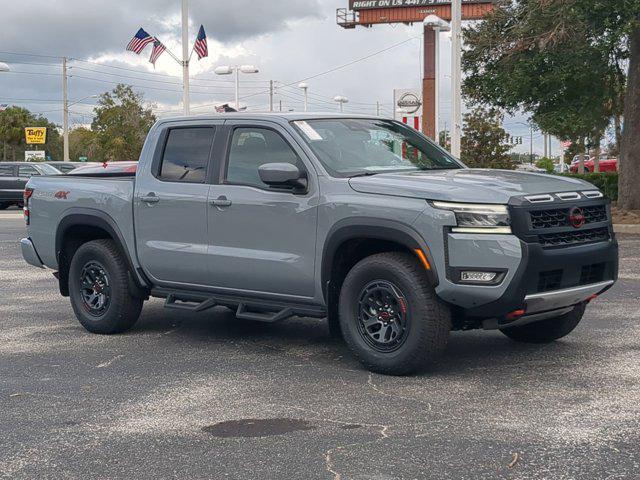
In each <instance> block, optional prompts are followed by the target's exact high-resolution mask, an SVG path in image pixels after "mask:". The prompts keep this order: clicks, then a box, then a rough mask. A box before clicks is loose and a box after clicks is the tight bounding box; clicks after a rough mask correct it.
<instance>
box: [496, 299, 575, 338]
mask: <svg viewBox="0 0 640 480" xmlns="http://www.w3.org/2000/svg"><path fill="white" fill-rule="evenodd" d="M584 309H585V305H584V304H582V305H577V306H576V307H574V309H573V310H571V311H570V312H569V313H567V314H565V315H562V316H560V317H555V318H549V319H547V320H542V321H540V322H534V323H529V324H527V325H522V326H520V327H511V328H504V329H502V330H500V331H501V332H502V333H504V334H505V335H506V336H507V337H509V338H510V339H511V340H515V341H516V342H524V343H549V342H553V341H554V340H558V339H560V338H562V337H566V336H567V335H569V334H570V333H571V332H572V331H573V330H574V329H575V328H576V327H577V326H578V324H579V323H580V320H582V316H583V315H584Z"/></svg>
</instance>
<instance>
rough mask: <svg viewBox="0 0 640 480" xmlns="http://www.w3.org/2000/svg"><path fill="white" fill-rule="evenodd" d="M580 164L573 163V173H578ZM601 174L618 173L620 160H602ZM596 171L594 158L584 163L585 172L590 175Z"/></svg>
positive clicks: (571, 170) (570, 168) (570, 169)
mask: <svg viewBox="0 0 640 480" xmlns="http://www.w3.org/2000/svg"><path fill="white" fill-rule="evenodd" d="M579 166H580V164H579V163H572V164H571V167H569V171H570V172H571V173H578V167H579ZM599 170H600V172H617V171H618V159H617V158H606V157H604V158H600V165H599ZM594 171H595V158H594V157H592V158H590V159H589V160H587V161H586V162H584V172H585V173H590V172H594Z"/></svg>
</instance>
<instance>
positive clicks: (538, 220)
mask: <svg viewBox="0 0 640 480" xmlns="http://www.w3.org/2000/svg"><path fill="white" fill-rule="evenodd" d="M570 210H571V208H570V207H569V208H554V209H549V210H533V211H530V212H529V216H530V218H531V228H532V229H534V230H544V229H546V228H560V227H569V226H571V225H570V224H569V212H570ZM582 211H583V213H584V218H585V224H590V223H598V222H606V221H607V220H608V218H607V208H606V207H605V206H604V205H594V206H591V207H582Z"/></svg>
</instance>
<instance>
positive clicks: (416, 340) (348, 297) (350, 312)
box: [339, 252, 451, 375]
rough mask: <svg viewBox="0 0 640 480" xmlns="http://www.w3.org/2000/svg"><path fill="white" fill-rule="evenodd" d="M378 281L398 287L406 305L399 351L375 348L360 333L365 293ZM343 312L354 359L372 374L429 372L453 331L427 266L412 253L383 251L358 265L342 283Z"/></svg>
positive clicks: (341, 301)
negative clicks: (402, 339) (432, 283)
mask: <svg viewBox="0 0 640 480" xmlns="http://www.w3.org/2000/svg"><path fill="white" fill-rule="evenodd" d="M378 281H380V282H383V283H384V282H389V283H390V284H393V285H394V286H396V287H397V288H398V289H399V291H400V292H401V293H402V295H403V297H404V300H405V301H404V303H406V318H407V319H408V322H407V328H406V330H404V333H403V335H404V337H403V338H404V342H403V343H401V344H400V345H399V346H398V347H397V349H396V350H394V351H384V352H381V351H379V350H377V349H376V348H375V347H372V346H371V345H370V344H369V343H368V342H367V337H366V334H363V333H362V329H361V324H360V320H359V312H360V308H361V307H360V305H359V302H360V299H361V295H362V292H363V291H365V290H366V288H367V286H368V285H371V284H372V283H375V282H378ZM339 311H340V327H341V330H342V335H343V337H344V339H345V341H346V343H347V345H348V346H349V348H350V349H351V351H352V352H353V354H354V355H355V357H356V358H357V359H358V360H359V361H360V362H361V363H362V364H363V365H364V366H365V367H366V368H368V369H369V370H370V371H373V372H377V373H382V374H386V375H407V374H411V373H415V372H419V371H422V370H424V369H425V368H426V367H427V366H428V365H429V364H430V362H431V361H432V360H433V359H435V358H436V357H438V356H439V355H440V354H441V353H442V352H443V351H444V350H445V348H446V345H447V341H448V338H449V332H450V331H451V313H450V311H449V308H448V307H447V306H446V305H444V304H443V303H442V302H441V301H440V300H439V299H438V298H437V297H436V294H435V292H434V290H433V288H432V286H431V285H430V284H429V281H428V279H427V276H426V274H425V271H424V267H423V266H422V264H421V263H420V262H419V261H418V259H417V258H415V257H414V256H413V255H411V254H408V253H401V252H388V253H380V254H376V255H372V256H370V257H367V258H365V259H363V260H361V261H360V262H358V263H357V264H356V265H355V266H354V267H353V268H352V269H351V270H350V271H349V273H348V274H347V276H346V278H345V280H344V282H343V284H342V288H341V291H340V303H339Z"/></svg>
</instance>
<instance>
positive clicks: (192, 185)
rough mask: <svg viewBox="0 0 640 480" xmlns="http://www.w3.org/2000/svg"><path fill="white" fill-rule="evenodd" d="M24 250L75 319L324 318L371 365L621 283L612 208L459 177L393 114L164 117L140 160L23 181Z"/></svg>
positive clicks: (405, 368)
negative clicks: (153, 311)
mask: <svg viewBox="0 0 640 480" xmlns="http://www.w3.org/2000/svg"><path fill="white" fill-rule="evenodd" d="M24 198H25V208H24V210H25V218H26V222H27V224H28V237H27V238H24V239H23V240H22V241H21V244H22V252H23V256H24V258H25V260H26V261H27V262H28V263H30V264H32V265H35V266H38V267H43V266H46V267H48V268H51V269H53V270H54V272H55V273H54V275H55V276H56V277H57V279H58V281H59V286H60V292H61V294H62V295H64V296H70V298H71V305H72V307H73V310H74V311H75V314H76V316H77V318H78V320H79V321H80V323H81V324H82V325H83V326H84V327H85V328H86V329H87V330H89V331H91V332H95V333H102V334H113V333H118V332H122V331H124V330H126V329H128V328H130V327H131V326H132V325H133V324H134V323H135V322H136V320H137V319H138V316H139V315H140V311H141V309H142V305H143V302H144V301H145V300H146V299H148V298H149V297H150V296H152V297H161V298H164V299H166V300H165V302H166V306H167V307H169V308H174V309H182V310H191V311H195V312H201V311H204V310H207V309H209V308H211V307H214V306H217V305H222V306H226V307H229V308H232V309H234V310H235V312H236V315H237V317H238V318H239V319H247V320H253V321H263V322H275V321H278V320H282V319H285V318H288V317H291V316H302V317H318V318H322V317H327V318H328V322H329V328H330V331H331V332H332V333H334V334H340V333H341V334H342V336H343V337H344V339H345V341H346V342H347V344H348V346H349V347H350V349H351V350H352V352H353V353H354V355H355V356H356V357H357V358H358V359H359V360H360V361H361V362H362V363H363V364H364V365H365V366H366V367H367V368H369V369H371V370H372V371H376V372H381V373H387V374H407V373H411V372H415V371H418V370H421V369H423V368H424V367H425V366H426V365H428V364H429V362H430V361H431V360H432V359H433V358H434V357H435V356H436V355H437V354H439V353H440V352H442V351H443V349H444V348H445V346H446V343H447V338H448V336H449V332H450V331H451V330H470V329H477V328H484V329H499V330H500V331H502V332H503V333H504V334H505V335H507V336H508V337H509V338H512V339H514V340H517V341H522V342H550V341H553V340H556V339H558V338H561V337H563V336H565V335H567V334H569V333H570V332H571V331H572V330H573V329H574V328H575V327H576V326H577V325H578V323H579V322H580V320H581V318H582V316H583V313H584V311H585V307H586V306H587V304H588V303H589V302H590V301H591V300H592V299H594V298H595V297H596V296H597V295H599V294H601V293H603V292H604V291H605V290H607V289H609V288H610V287H611V286H612V285H613V283H614V281H615V280H616V278H617V270H618V246H617V242H616V239H615V236H614V233H613V230H612V225H611V214H610V206H609V203H608V202H607V201H606V200H605V199H604V198H603V196H602V193H601V192H599V191H598V190H597V189H596V188H595V187H593V186H592V185H590V184H588V183H585V182H583V181H581V180H577V179H573V178H567V177H558V176H551V175H542V174H533V173H520V172H513V171H499V170H479V169H468V168H466V167H465V166H464V165H463V164H462V163H460V162H459V161H458V160H456V159H455V158H453V157H452V156H451V155H450V154H449V153H447V152H446V151H444V150H442V149H441V148H439V147H438V146H437V145H435V144H434V143H432V142H431V141H430V140H428V139H427V138H426V137H424V136H422V135H421V134H420V133H418V132H416V131H415V130H413V129H411V128H409V127H407V126H405V125H403V124H402V123H399V122H395V121H392V120H385V119H380V118H372V117H355V116H337V115H331V116H330V115H311V114H284V115H275V114H270V115H261V114H228V115H219V116H211V117H196V118H194V117H191V118H178V119H167V120H161V121H159V122H158V123H157V124H156V125H155V126H154V127H153V128H152V129H151V131H150V132H149V135H148V137H147V140H146V143H145V145H144V148H143V150H142V153H141V156H140V161H139V165H138V169H137V172H136V173H135V175H133V174H96V175H78V176H74V177H71V176H63V177H60V176H58V177H55V176H51V177H37V178H36V177H33V178H32V179H31V180H30V181H29V183H28V184H27V187H26V190H25V197H24Z"/></svg>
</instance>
